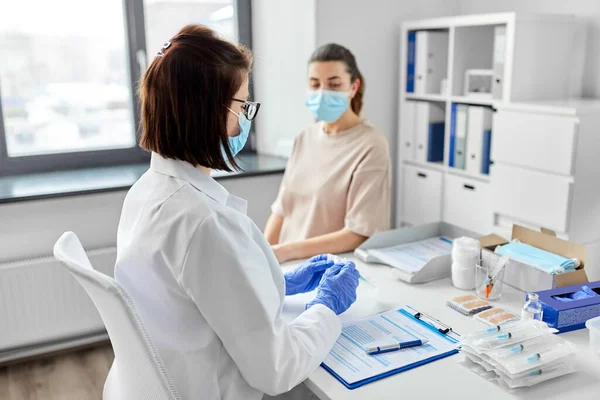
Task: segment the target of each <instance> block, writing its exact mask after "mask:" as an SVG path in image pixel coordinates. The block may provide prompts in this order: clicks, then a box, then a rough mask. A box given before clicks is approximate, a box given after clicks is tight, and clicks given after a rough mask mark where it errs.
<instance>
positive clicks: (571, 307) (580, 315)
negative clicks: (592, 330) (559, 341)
mask: <svg viewBox="0 0 600 400" xmlns="http://www.w3.org/2000/svg"><path fill="white" fill-rule="evenodd" d="M583 286H587V287H588V288H590V289H592V290H593V291H594V292H596V293H598V294H599V295H600V281H596V282H585V283H578V284H577V285H572V286H565V287H561V288H556V289H550V290H544V291H541V292H537V294H538V295H539V301H540V303H542V308H543V310H544V314H543V317H542V318H543V320H544V322H545V323H547V324H548V326H550V327H551V328H556V329H558V331H559V332H561V333H563V332H569V331H574V330H576V329H582V328H585V321H587V320H588V319H591V318H594V317H598V316H600V296H597V297H592V298H588V299H581V300H572V301H568V302H561V301H558V300H556V299H555V296H564V295H568V294H571V293H575V292H578V291H580V290H581V288H582V287H583Z"/></svg>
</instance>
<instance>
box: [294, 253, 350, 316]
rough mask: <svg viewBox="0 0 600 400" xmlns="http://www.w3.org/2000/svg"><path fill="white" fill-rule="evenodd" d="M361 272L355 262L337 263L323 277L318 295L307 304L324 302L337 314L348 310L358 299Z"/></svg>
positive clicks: (310, 305)
mask: <svg viewBox="0 0 600 400" xmlns="http://www.w3.org/2000/svg"><path fill="white" fill-rule="evenodd" d="M359 276H360V275H359V273H358V271H357V270H356V266H355V265H354V263H353V262H351V261H350V262H347V263H344V264H336V265H334V266H333V267H332V268H330V269H328V270H327V271H326V272H325V273H324V274H323V278H322V279H321V283H320V284H319V289H318V291H317V296H316V297H315V298H314V300H312V301H311V302H309V303H308V304H307V305H306V309H309V308H310V307H312V306H314V305H315V304H323V305H324V306H325V307H328V308H329V309H330V310H332V311H333V312H334V313H336V314H337V315H339V314H341V313H343V312H344V311H346V310H347V309H348V308H349V307H350V306H351V305H352V303H354V302H355V301H356V288H357V287H358V278H359Z"/></svg>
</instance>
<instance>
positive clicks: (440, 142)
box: [427, 122, 445, 162]
mask: <svg viewBox="0 0 600 400" xmlns="http://www.w3.org/2000/svg"><path fill="white" fill-rule="evenodd" d="M444 126H445V124H444V123H443V122H435V123H431V124H429V140H428V142H427V161H429V162H438V161H444Z"/></svg>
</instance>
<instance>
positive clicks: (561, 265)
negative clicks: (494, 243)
mask: <svg viewBox="0 0 600 400" xmlns="http://www.w3.org/2000/svg"><path fill="white" fill-rule="evenodd" d="M496 253H497V254H500V255H503V256H507V257H509V258H511V259H513V260H515V261H518V262H521V263H523V264H527V265H529V266H532V267H533V268H535V269H538V270H540V271H543V272H546V273H547V274H551V275H556V274H562V273H563V272H566V271H573V270H574V269H576V268H577V267H578V266H579V260H577V259H569V258H565V257H562V256H559V255H558V254H554V253H550V252H549V251H545V250H542V249H538V248H537V247H533V246H531V245H528V244H525V243H521V242H518V241H515V242H511V243H508V244H505V245H504V246H498V247H497V248H496Z"/></svg>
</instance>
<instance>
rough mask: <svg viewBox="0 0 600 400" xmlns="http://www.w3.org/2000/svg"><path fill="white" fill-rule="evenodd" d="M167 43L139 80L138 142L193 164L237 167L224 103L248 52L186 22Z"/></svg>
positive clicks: (236, 85)
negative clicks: (230, 147) (139, 133)
mask: <svg viewBox="0 0 600 400" xmlns="http://www.w3.org/2000/svg"><path fill="white" fill-rule="evenodd" d="M169 42H170V44H168V43H169ZM169 42H167V43H165V45H164V46H163V49H162V50H161V51H160V52H159V53H158V55H157V57H156V58H155V59H154V60H153V61H152V63H151V64H150V67H149V68H148V70H147V71H146V72H145V73H144V76H143V77H142V79H141V81H140V85H139V89H138V94H139V97H140V101H141V111H142V113H141V114H142V118H141V122H142V124H141V125H142V134H141V138H140V146H141V147H142V148H143V149H145V150H147V151H153V152H155V153H158V154H160V155H161V156H163V157H165V158H171V159H177V160H183V161H187V162H189V163H190V164H192V165H194V166H204V167H207V168H211V169H218V170H224V171H231V170H232V167H233V169H236V170H239V169H240V168H239V166H238V165H237V164H236V162H235V160H234V159H233V155H232V154H231V150H230V149H229V142H228V136H227V118H228V113H229V110H228V108H227V107H228V106H229V104H230V103H231V99H232V98H233V97H234V95H235V93H236V92H237V91H238V90H239V88H240V87H241V86H242V84H243V80H244V74H245V73H248V72H250V68H251V66H252V65H251V64H252V57H251V54H250V52H249V51H248V50H247V49H246V48H244V47H243V46H236V45H234V44H231V43H229V42H227V41H225V40H222V39H220V38H219V37H218V35H217V34H216V33H215V32H213V31H212V30H211V29H209V28H207V27H205V26H202V25H187V26H186V27H184V28H183V29H181V30H180V31H179V33H177V35H175V36H174V37H173V38H172V39H171V40H170V41H169ZM156 50H157V51H158V50H159V49H156ZM222 149H225V150H224V151H222ZM225 157H226V158H227V160H226V159H225ZM227 162H229V165H228V163H227ZM230 166H231V167H230Z"/></svg>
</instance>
